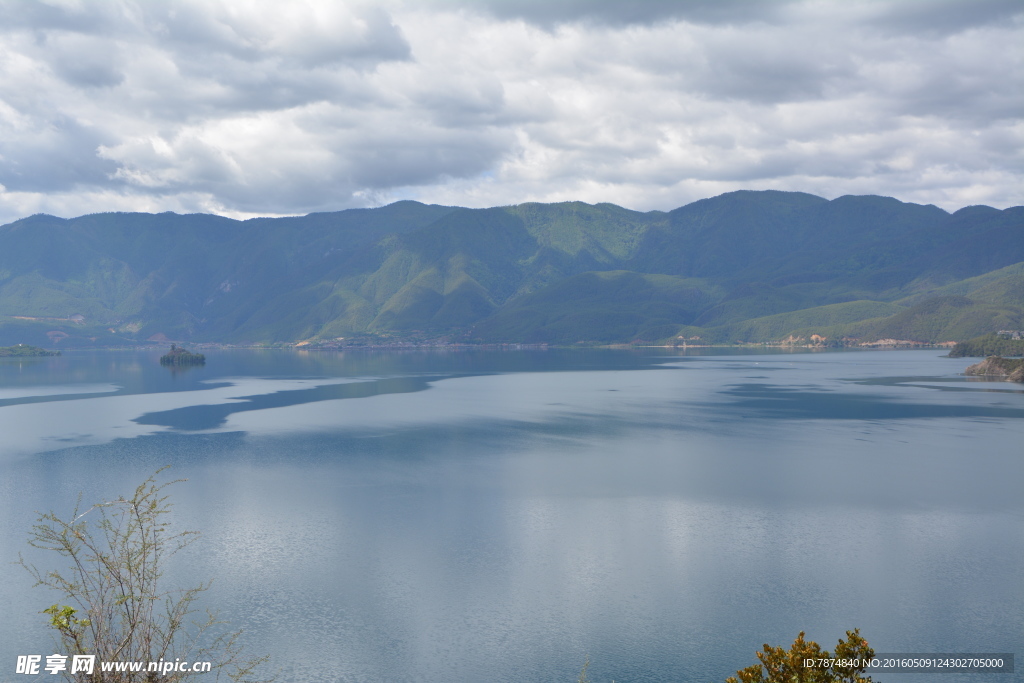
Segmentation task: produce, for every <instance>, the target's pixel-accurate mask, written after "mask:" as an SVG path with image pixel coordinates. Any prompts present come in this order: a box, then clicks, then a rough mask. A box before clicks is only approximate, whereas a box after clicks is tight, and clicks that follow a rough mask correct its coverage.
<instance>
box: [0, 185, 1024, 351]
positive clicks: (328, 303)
mask: <svg viewBox="0 0 1024 683" xmlns="http://www.w3.org/2000/svg"><path fill="white" fill-rule="evenodd" d="M1022 307H1024V207H1014V208H1011V209H1006V210H1002V211H1000V210H997V209H993V208H990V207H984V206H973V207H967V208H964V209H961V210H959V211H957V212H955V213H952V214H950V213H947V212H946V211H943V210H942V209H939V208H936V207H934V206H920V205H916V204H907V203H902V202H899V201H897V200H895V199H891V198H887V197H877V196H862V197H852V196H847V197H840V198H838V199H835V200H832V201H827V200H825V199H822V198H820V197H816V196H813V195H809V194H803V193H789V192H775V191H766V192H733V193H729V194H725V195H721V196H719V197H714V198H711V199H705V200H701V201H698V202H695V203H693V204H689V205H687V206H683V207H680V208H678V209H675V210H674V211H670V212H658V211H654V212H648V213H641V212H636V211H630V210H628V209H624V208H621V207H618V206H615V205H612V204H598V205H593V206H592V205H588V204H583V203H580V202H567V203H562V204H521V205H518V206H509V207H498V208H491V209H465V208H458V207H444V206H436V205H425V204H420V203H417V202H409V201H406V202H398V203H396V204H392V205H389V206H385V207H382V208H378V209H358V210H349V211H341V212H337V213H323V214H311V215H308V216H303V217H294V218H274V219H272V218H261V219H252V220H247V221H236V220H232V219H228V218H223V217H217V216H210V215H202V214H194V215H177V214H173V213H164V214H158V215H153V214H127V213H111V214H95V215H90V216H82V217H80V218H74V219H68V220H65V219H61V218H55V217H53V216H46V215H37V216H32V217H30V218H25V219H23V220H19V221H16V222H14V223H11V224H8V225H5V226H2V227H0V344H15V343H26V344H37V345H45V346H49V347H54V346H56V347H63V346H75V345H103V344H125V343H135V342H141V341H146V340H160V341H163V340H175V341H210V342H231V343H262V342H298V341H329V340H336V339H338V338H340V337H344V338H351V337H353V336H358V337H367V336H369V337H374V336H376V337H378V338H388V339H403V338H411V337H415V338H444V339H449V340H452V341H466V342H528V343H561V344H572V343H577V342H588V343H589V342H594V343H617V342H635V341H646V342H664V341H671V340H677V339H678V338H679V337H680V336H683V337H687V338H691V337H700V338H701V341H711V342H732V341H753V342H759V341H777V340H782V339H786V338H800V337H805V338H809V337H810V335H812V334H817V335H819V336H823V337H826V338H828V339H830V340H837V339H840V338H843V337H846V338H856V339H860V340H863V341H873V340H875V339H880V338H897V339H911V340H917V341H923V342H935V341H945V340H962V339H967V338H970V337H975V336H978V335H981V334H986V333H989V332H993V331H996V330H1000V329H1021V328H1024V316H1022V313H1024V311H1022Z"/></svg>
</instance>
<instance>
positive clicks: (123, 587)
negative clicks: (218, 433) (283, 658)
mask: <svg viewBox="0 0 1024 683" xmlns="http://www.w3.org/2000/svg"><path fill="white" fill-rule="evenodd" d="M164 469H166V468H164ZM161 471H163V470H158V471H157V473H156V474H159V473H160V472H161ZM155 477H156V475H154V476H151V477H149V478H148V479H146V481H144V482H143V483H142V484H140V485H139V486H138V487H137V488H136V489H135V493H134V495H132V497H131V498H129V499H127V500H126V499H124V498H119V499H118V500H115V501H111V502H106V503H98V504H96V505H93V506H92V507H90V508H89V509H87V510H85V511H84V512H80V510H81V496H79V500H78V504H77V505H76V506H75V510H74V512H73V513H72V514H71V517H70V520H69V521H66V520H64V519H61V518H60V517H58V516H57V515H56V514H54V513H53V512H49V513H47V514H43V515H41V516H40V517H39V519H38V520H37V523H36V524H35V526H33V527H32V531H31V533H30V536H29V544H30V545H31V546H33V547H35V548H39V549H42V550H52V551H54V552H56V553H57V554H59V555H60V556H61V557H63V558H65V559H67V560H69V561H70V563H69V566H68V567H67V568H66V569H65V570H63V571H58V570H53V571H46V572H44V571H41V570H40V569H38V568H37V567H36V566H35V565H33V564H30V563H28V562H27V561H26V560H25V559H24V558H23V557H22V558H20V561H19V562H20V564H21V565H22V566H23V567H25V568H26V569H27V570H28V571H29V572H30V573H31V574H32V576H33V577H34V578H35V579H36V585H37V586H46V587H48V588H51V589H53V590H55V591H57V592H59V593H61V594H62V599H61V602H64V601H67V602H70V603H71V605H62V604H59V603H58V604H54V605H53V606H51V607H49V608H48V609H46V610H43V613H44V614H48V615H49V616H50V626H51V627H52V628H53V629H54V630H55V631H56V632H57V640H58V642H59V645H60V647H61V648H62V650H61V654H64V655H95V656H96V666H95V667H94V670H93V672H92V673H91V674H87V673H81V672H76V673H71V671H70V669H71V667H68V668H67V670H66V671H64V672H63V673H64V678H65V679H66V680H69V681H75V682H76V683H99V682H100V681H102V682H103V683H149V682H151V681H158V680H159V681H161V682H166V683H178V682H179V681H187V680H190V679H192V678H194V677H195V675H196V673H197V672H191V671H169V672H163V671H162V672H159V673H157V672H152V671H146V667H145V666H144V667H143V670H142V671H139V672H133V671H114V672H111V671H107V672H101V668H100V663H101V662H146V663H148V662H158V661H160V660H163V661H164V662H175V661H176V660H181V661H182V662H190V663H192V662H204V661H209V662H211V664H212V666H211V671H213V672H215V676H214V677H213V679H214V680H219V679H220V675H221V674H223V675H226V676H227V677H228V678H230V679H231V680H233V681H252V679H251V678H250V676H251V675H252V673H253V671H254V670H255V668H256V667H257V666H258V665H259V664H261V663H263V662H264V661H266V659H267V657H262V658H257V659H244V658H243V656H242V651H241V648H240V646H239V643H238V638H239V636H240V635H241V631H224V630H223V628H220V627H222V626H223V622H221V621H219V620H218V618H217V615H216V613H214V612H211V611H209V610H207V611H205V613H203V615H202V616H201V617H199V618H196V617H197V616H198V614H199V610H198V608H197V606H196V600H197V599H198V598H199V596H200V595H201V594H202V593H203V592H204V591H206V590H207V589H209V587H210V583H209V582H207V583H203V584H200V585H199V586H196V587H195V588H189V589H180V590H166V589H165V588H164V587H163V582H162V580H161V579H162V577H163V573H164V567H165V563H166V561H167V560H168V558H170V557H171V556H172V555H174V554H175V553H177V552H178V551H179V550H182V549H183V548H185V547H187V546H189V545H191V544H192V543H193V542H194V541H195V540H197V538H198V537H199V533H198V532H196V531H178V532H173V531H171V530H170V528H169V527H170V525H169V523H168V521H167V514H168V513H169V512H170V508H171V504H170V503H169V502H168V501H167V498H168V497H167V496H166V495H164V493H163V492H164V489H165V488H167V487H168V486H170V485H171V484H174V483H177V482H179V481H183V480H180V479H179V480H175V481H170V482H166V483H163V484H157V482H156V478H155Z"/></svg>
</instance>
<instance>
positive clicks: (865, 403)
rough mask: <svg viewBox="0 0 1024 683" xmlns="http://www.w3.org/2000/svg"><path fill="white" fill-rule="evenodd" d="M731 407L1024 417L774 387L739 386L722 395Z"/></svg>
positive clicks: (797, 413) (1012, 411)
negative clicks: (728, 398)
mask: <svg viewBox="0 0 1024 683" xmlns="http://www.w3.org/2000/svg"><path fill="white" fill-rule="evenodd" d="M720 393H722V394H724V395H726V396H729V397H731V398H733V399H734V400H733V401H732V403H731V405H732V407H734V408H738V409H740V410H743V411H750V412H753V413H756V414H759V415H761V416H764V417H771V418H789V419H819V420H906V419H913V418H935V417H940V418H970V417H985V418H1024V409H1018V408H1000V407H997V406H992V405H977V404H975V405H950V404H941V403H914V402H909V401H900V400H892V399H890V398H888V397H886V396H883V395H880V394H850V393H843V392H833V391H821V390H816V391H812V390H806V389H799V388H790V387H782V386H777V385H772V384H761V383H748V384H736V385H733V386H731V387H730V388H728V389H725V390H723V391H722V392H720Z"/></svg>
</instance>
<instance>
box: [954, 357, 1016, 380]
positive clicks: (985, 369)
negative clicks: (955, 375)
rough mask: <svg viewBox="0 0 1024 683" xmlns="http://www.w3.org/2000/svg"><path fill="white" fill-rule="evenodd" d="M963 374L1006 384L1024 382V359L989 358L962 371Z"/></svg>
mask: <svg viewBox="0 0 1024 683" xmlns="http://www.w3.org/2000/svg"><path fill="white" fill-rule="evenodd" d="M964 374H965V375H975V376H978V377H993V378H999V379H1003V380H1005V381H1007V382H1024V358H1002V357H1001V356H989V357H988V358H986V359H985V360H983V361H981V362H980V363H976V364H974V365H972V366H970V367H969V368H967V369H966V370H964Z"/></svg>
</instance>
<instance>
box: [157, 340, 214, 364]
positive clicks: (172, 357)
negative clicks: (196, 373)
mask: <svg viewBox="0 0 1024 683" xmlns="http://www.w3.org/2000/svg"><path fill="white" fill-rule="evenodd" d="M160 365H206V356H204V355H203V354H201V353H190V352H189V351H186V350H185V349H183V348H181V347H180V346H176V345H175V344H171V350H170V351H168V352H167V353H165V354H164V355H162V356H160Z"/></svg>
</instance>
